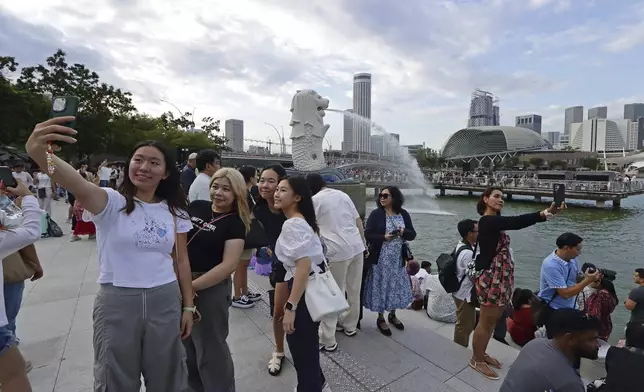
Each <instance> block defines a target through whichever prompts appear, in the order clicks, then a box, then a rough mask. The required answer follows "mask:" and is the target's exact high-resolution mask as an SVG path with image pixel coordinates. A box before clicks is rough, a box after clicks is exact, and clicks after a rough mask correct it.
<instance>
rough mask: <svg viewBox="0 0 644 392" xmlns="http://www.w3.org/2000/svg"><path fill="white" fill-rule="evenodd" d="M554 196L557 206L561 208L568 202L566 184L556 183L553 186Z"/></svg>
mask: <svg viewBox="0 0 644 392" xmlns="http://www.w3.org/2000/svg"><path fill="white" fill-rule="evenodd" d="M552 198H553V199H554V202H555V206H556V207H557V208H560V207H561V205H562V204H564V203H565V202H566V185H565V184H554V185H553V186H552Z"/></svg>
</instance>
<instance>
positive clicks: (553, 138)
mask: <svg viewBox="0 0 644 392" xmlns="http://www.w3.org/2000/svg"><path fill="white" fill-rule="evenodd" d="M560 135H561V133H560V132H543V133H542V134H541V136H543V138H544V139H546V140H547V141H549V142H550V144H552V145H553V146H556V145H558V144H559V136H560Z"/></svg>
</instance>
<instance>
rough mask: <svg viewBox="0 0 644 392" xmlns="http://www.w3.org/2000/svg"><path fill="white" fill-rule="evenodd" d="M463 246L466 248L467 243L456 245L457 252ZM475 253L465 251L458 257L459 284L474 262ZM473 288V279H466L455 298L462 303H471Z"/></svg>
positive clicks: (457, 273)
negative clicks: (470, 264) (468, 266)
mask: <svg viewBox="0 0 644 392" xmlns="http://www.w3.org/2000/svg"><path fill="white" fill-rule="evenodd" d="M462 246H465V243H464V242H463V241H460V242H459V243H458V245H456V251H458V249H460V248H461V247H462ZM477 250H478V249H477ZM473 253H474V252H473V251H471V250H469V249H464V250H462V251H461V253H460V254H459V255H458V259H456V277H457V278H458V281H459V282H460V281H461V279H463V277H464V276H465V274H466V273H467V265H468V264H469V263H471V262H472V256H473ZM477 253H478V252H477ZM472 287H474V284H473V283H472V279H470V278H469V277H465V278H464V279H463V282H462V283H461V288H460V289H458V291H457V292H455V293H454V297H456V298H457V299H460V300H461V301H466V302H470V301H471V300H472Z"/></svg>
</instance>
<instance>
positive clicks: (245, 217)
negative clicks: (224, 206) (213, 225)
mask: <svg viewBox="0 0 644 392" xmlns="http://www.w3.org/2000/svg"><path fill="white" fill-rule="evenodd" d="M220 178H225V179H226V180H228V182H229V183H230V187H231V188H232V190H233V194H234V195H235V203H233V210H234V211H235V212H237V214H238V215H239V217H240V218H241V220H242V222H244V227H246V234H248V232H249V231H250V221H251V214H250V209H249V208H248V200H247V198H248V188H247V187H246V181H244V177H243V176H242V175H241V173H240V172H238V171H237V170H235V169H231V168H229V167H223V168H221V169H219V170H217V172H216V173H215V174H214V175H213V176H212V178H211V179H210V188H212V184H213V183H214V182H215V180H218V179H220ZM210 198H211V199H212V194H211V196H210Z"/></svg>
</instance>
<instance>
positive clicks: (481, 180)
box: [433, 177, 644, 193]
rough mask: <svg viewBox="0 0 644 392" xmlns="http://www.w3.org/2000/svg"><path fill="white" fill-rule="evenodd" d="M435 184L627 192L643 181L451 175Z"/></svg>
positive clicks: (639, 187)
mask: <svg viewBox="0 0 644 392" xmlns="http://www.w3.org/2000/svg"><path fill="white" fill-rule="evenodd" d="M433 182H434V183H435V184H436V185H439V184H445V185H462V186H493V185H497V186H500V187H502V188H503V189H504V190H508V189H513V188H514V189H534V190H539V191H544V190H552V187H553V186H554V185H556V184H565V186H566V191H570V192H606V193H628V192H639V191H642V190H644V182H642V181H635V182H618V181H577V180H566V181H562V180H539V179H532V178H507V179H495V178H489V177H487V178H486V177H452V178H443V179H440V180H438V181H433Z"/></svg>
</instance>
